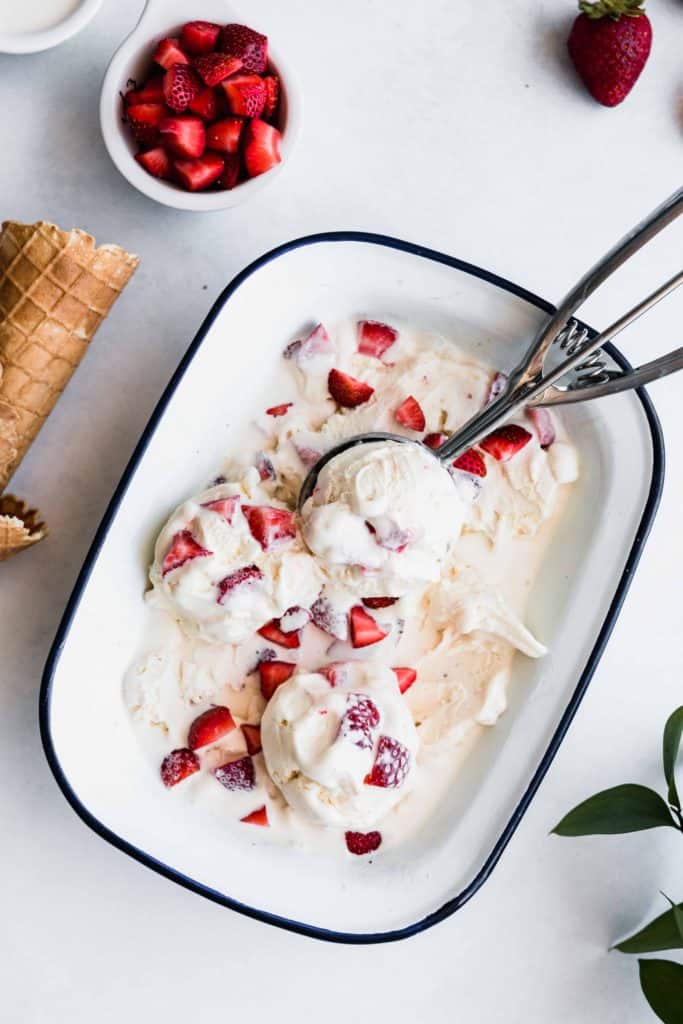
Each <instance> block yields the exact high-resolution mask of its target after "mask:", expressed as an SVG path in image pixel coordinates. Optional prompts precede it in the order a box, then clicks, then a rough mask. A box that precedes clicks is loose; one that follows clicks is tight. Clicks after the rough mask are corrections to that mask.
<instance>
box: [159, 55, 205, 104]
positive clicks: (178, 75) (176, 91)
mask: <svg viewBox="0 0 683 1024" xmlns="http://www.w3.org/2000/svg"><path fill="white" fill-rule="evenodd" d="M201 91H202V85H201V82H200V81H199V79H198V78H197V76H196V74H195V73H194V71H193V70H192V68H190V67H188V66H187V64H174V65H173V67H170V68H169V69H168V71H167V72H166V74H165V75H164V99H165V100H166V106H167V107H170V109H171V110H175V111H176V113H178V114H181V113H182V112H183V110H187V108H188V107H189V105H190V103H191V102H192V100H193V99H194V98H195V96H197V95H198V94H199V93H200V92H201Z"/></svg>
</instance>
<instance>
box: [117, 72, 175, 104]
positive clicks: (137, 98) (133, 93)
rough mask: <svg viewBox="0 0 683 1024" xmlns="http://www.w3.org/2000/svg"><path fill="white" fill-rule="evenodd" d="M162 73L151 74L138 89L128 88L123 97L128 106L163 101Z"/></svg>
mask: <svg viewBox="0 0 683 1024" xmlns="http://www.w3.org/2000/svg"><path fill="white" fill-rule="evenodd" d="M163 81H164V78H163V75H152V76H151V77H150V78H148V79H147V81H146V82H145V84H144V85H143V86H141V88H140V89H129V90H128V92H127V93H126V95H125V96H124V97H123V98H124V100H125V102H126V105H127V106H129V107H132V106H134V105H135V104H137V103H164V102H165V101H164V86H163Z"/></svg>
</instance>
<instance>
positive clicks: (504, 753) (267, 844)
mask: <svg viewBox="0 0 683 1024" xmlns="http://www.w3.org/2000/svg"><path fill="white" fill-rule="evenodd" d="M550 309H551V307H550V306H549V305H548V304H547V303H545V302H543V301H542V300H540V299H538V298H537V297H535V296H533V295H531V294H530V293H528V292H526V291H524V290H523V289H521V288H519V287H517V286H515V285H513V284H511V283H509V282H506V281H503V280H501V279H500V278H497V277H496V276H495V275H493V274H490V273H488V272H487V271H483V270H481V269H479V268H476V267H472V266H470V265H468V264H465V263H462V262H461V261H458V260H456V259H453V258H451V257H448V256H443V255H441V254H439V253H435V252H432V251H431V250H426V249H423V248H420V247H418V246H414V245H410V244H408V243H405V242H400V241H397V240H395V239H390V238H386V237H384V236H375V235H365V234H358V233H335V234H328V235H317V236H312V237H310V238H304V239H300V240H298V241H295V242H292V243H289V244H287V245H284V246H282V247H280V248H279V249H276V250H274V251H273V252H271V253H269V254H268V255H266V256H264V257H262V258H261V259H259V260H257V261H256V262H255V263H254V264H252V265H251V266H250V267H248V268H247V269H246V270H244V271H243V272H242V273H241V274H240V275H239V276H238V277H237V278H236V279H235V280H234V281H233V282H232V283H231V284H230V285H229V286H228V287H227V288H226V290H225V291H224V292H223V294H222V295H221V296H220V298H219V299H218V301H217V302H216V304H215V305H214V307H213V309H212V310H211V312H210V313H209V315H208V316H207V318H206V321H205V322H204V324H203V325H202V327H201V329H200V331H199V334H198V335H197V337H196V339H195V340H194V342H193V343H192V345H191V346H190V349H189V350H188V352H187V354H186V356H185V358H184V359H183V361H182V363H181V365H180V367H179V368H178V371H177V372H176V374H175V375H174V377H173V379H172V380H171V382H170V384H169V386H168V388H167V389H166V392H165V393H164V395H163V397H162V398H161V401H160V402H159V405H158V407H157V409H156V410H155V413H154V415H153V416H152V419H151V421H150V423H149V425H148V426H147V428H146V430H145V432H144V434H143V436H142V438H141V440H140V443H139V445H138V447H137V449H136V451H135V453H134V455H133V457H132V459H131V462H130V464H129V466H128V468H127V470H126V472H125V474H124V477H123V479H122V481H121V483H120V484H119V487H118V488H117V490H116V493H115V494H114V497H113V498H112V501H111V504H110V506H109V509H108V510H107V513H106V515H105V517H104V520H103V522H102V524H101V526H100V528H99V530H98V532H97V535H96V538H95V541H94V543H93V546H92V548H91V551H90V553H89V554H88V557H87V559H86V562H85V565H84V567H83V570H82V572H81V574H80V577H79V579H78V582H77V584H76V587H75V590H74V593H73V595H72V597H71V599H70V601H69V605H68V607H67V609H66V612H65V614H64V618H63V621H62V623H61V625H60V628H59V631H58V634H57V637H56V639H55V642H54V645H53V648H52V651H51V654H50V657H49V660H48V663H47V666H46V669H45V674H44V678H43V685H42V690H41V698H40V716H41V732H42V737H43V744H44V747H45V751H46V754H47V757H48V760H49V762H50V765H51V768H52V771H53V772H54V774H55V777H56V779H57V782H58V783H59V785H60V787H61V789H62V791H63V792H64V794H65V796H66V797H67V799H68V800H69V802H70V803H71V805H72V807H73V808H74V810H76V812H77V813H78V814H79V815H80V816H81V818H83V820H84V821H85V822H86V823H87V824H88V825H90V827H91V828H93V829H94V830H95V831H96V832H97V833H98V834H99V835H101V836H102V837H103V838H105V839H107V840H108V841H109V842H111V843H113V844H114V845H115V846H117V847H118V848H119V849H121V850H123V851H125V852H126V853H128V854H130V855H131V856H133V857H135V858H136V859H137V860H139V861H141V862H142V863H144V864H147V865H148V866H149V867H152V868H154V869H155V870H157V871H159V872H160V873H162V874H164V875H166V876H167V877H169V878H172V879H173V880H174V881H177V882H180V883H181V884H182V885H185V886H186V887H187V888H190V889H192V890H194V891H195V892H198V893H201V894H202V895H205V896H208V897H209V898H211V899H213V900H215V901H216V902H219V903H222V904H224V905H225V906H229V907H231V908H233V909H236V910H239V911H241V912H243V913H246V914H249V915H250V916H253V917H256V918H259V919H261V920H264V921H268V922H270V923H273V924H278V925H280V926H282V927H285V928H289V929H291V930H294V931H299V932H302V933H303V934H307V935H312V936H317V937H320V938H326V939H330V940H333V941H341V942H380V941H387V940H391V939H397V938H402V937H404V936H407V935H410V934H413V933H415V932H417V931H420V930H422V929H424V928H427V927H429V926H431V925H432V924H435V923H436V922H437V921H439V920H442V919H443V918H444V917H446V916H448V915H449V914H451V913H453V912H454V911H455V910H457V909H458V907H460V906H461V905H462V904H463V903H464V902H465V901H466V900H467V899H469V897H470V896H471V895H472V894H473V893H474V892H475V891H476V889H477V888H478V887H479V886H480V885H481V884H482V882H483V881H484V880H485V879H486V877H487V876H488V874H489V873H490V872H491V870H492V868H493V867H494V865H495V863H496V862H497V860H498V858H499V857H500V855H501V853H502V851H503V849H504V848H505V846H506V844H507V842H508V841H509V839H510V837H511V835H512V833H513V832H514V829H515V828H516V826H517V824H518V822H519V820H520V818H521V816H522V814H523V813H524V811H525V809H526V807H527V806H528V804H529V802H530V800H531V799H532V798H533V795H534V793H535V791H536V789H537V788H538V785H539V784H540V782H541V780H542V778H543V776H544V774H545V772H546V771H547V769H548V767H549V765H550V763H551V761H552V758H553V756H554V754H555V752H556V750H557V748H558V746H559V744H560V742H561V741H562V738H563V736H564V733H565V732H566V729H567V727H568V725H569V723H570V721H571V719H572V717H573V715H574V714H575V712H576V710H577V707H578V705H579V703H580V701H581V698H582V696H583V693H584V692H585V689H586V687H587V686H588V683H589V681H590V678H591V676H592V674H593V672H594V670H595V667H596V665H597V663H598V660H599V658H600V655H601V653H602V651H603V649H604V646H605V643H606V641H607V639H608V637H609V634H610V632H611V629H612V627H613V625H614V622H615V620H616V617H617V615H618V613H619V609H620V606H621V603H622V601H623V598H624V595H625V593H626V590H627V588H628V585H629V583H630V580H631V578H632V576H633V571H634V569H635V566H636V563H637V561H638V558H639V556H640V553H641V551H642V547H643V544H644V542H645V539H646V537H647V533H648V531H649V528H650V525H651V523H652V520H653V518H654V515H655V513H656V509H657V504H658V500H659V494H660V491H661V486H662V481H663V464H664V455H663V444H662V439H661V433H660V430H659V425H658V422H657V418H656V415H655V413H654V411H653V409H652V406H651V404H650V402H649V399H648V398H647V395H645V394H644V393H632V392H624V393H622V394H620V395H616V396H613V397H611V398H608V399H604V400H602V401H600V402H593V403H587V404H586V405H583V406H582V405H576V406H570V407H568V408H567V410H566V411H565V413H564V416H565V419H566V423H567V426H568V428H569V431H570V434H571V437H572V440H573V442H574V443H575V445H576V446H577V448H578V450H579V454H580V458H581V465H582V475H581V480H580V482H579V483H578V484H577V485H576V486H575V487H574V489H573V493H572V496H571V499H570V502H569V505H568V508H567V510H566V512H565V514H564V517H563V519H562V522H561V523H560V528H559V530H558V531H557V532H556V536H555V538H554V540H553V543H552V545H551V547H550V549H549V550H548V552H547V554H546V559H545V563H544V567H545V571H544V572H543V573H542V574H541V578H540V580H539V581H538V583H537V585H536V587H535V590H534V592H533V594H532V598H531V602H530V605H529V609H528V616H527V619H528V623H529V625H530V626H531V628H532V629H533V631H534V632H535V633H536V634H537V635H539V636H540V637H542V639H543V640H544V641H545V642H546V643H547V644H548V645H549V647H550V653H549V654H548V655H547V657H545V658H543V659H541V660H540V661H530V660H522V659H518V660H517V661H516V663H515V670H514V678H513V685H512V688H511V695H510V706H509V708H508V711H507V713H506V714H505V716H504V717H503V718H502V719H501V721H500V722H499V724H498V725H497V727H496V728H495V729H493V730H490V731H489V732H488V733H487V735H486V736H485V737H484V739H483V740H481V741H480V742H479V743H478V745H477V747H476V748H475V749H474V751H473V752H472V754H471V755H470V757H469V759H468V761H467V763H466V765H465V768H464V769H463V770H462V772H461V773H460V775H459V777H458V785H457V786H455V787H454V788H453V792H452V795H451V797H450V798H449V800H448V801H446V802H444V803H443V804H442V805H441V806H440V809H439V812H438V814H437V815H435V817H434V818H433V820H432V822H431V824H430V827H429V828H428V829H425V830H423V831H422V832H421V833H420V835H419V837H416V838H414V839H412V840H411V841H410V842H406V843H404V844H402V845H400V846H398V847H396V848H395V849H392V850H391V851H387V853H386V855H384V856H382V857H378V858H375V859H374V860H373V861H372V862H367V861H360V862H359V861H357V860H355V859H354V860H351V861H349V862H346V861H345V862H343V863H341V862H338V861H327V860H326V859H325V858H323V857H319V856H316V855H314V854H310V855H307V854H306V853H304V852H302V850H301V849H299V848H295V847H289V846H283V845H278V844H275V843H274V842H272V841H270V840H269V839H268V837H267V836H264V835H263V832H267V831H268V830H256V831H257V832H258V833H259V834H258V835H256V836H254V835H253V833H252V832H251V830H249V834H248V835H246V834H245V835H244V836H243V837H242V836H241V835H240V836H235V835H234V833H233V832H229V833H228V832H226V830H225V827H224V826H222V823H221V822H220V821H218V820H213V819H211V818H207V817H206V816H204V817H203V816H202V814H201V812H200V810H199V808H194V807H186V808H184V810H183V814H182V815H179V814H177V813H176V812H175V811H174V809H173V806H172V804H171V803H170V802H169V800H168V799H163V797H164V796H167V794H166V793H160V787H159V782H158V778H157V777H156V775H155V774H154V773H152V772H150V770H149V764H148V762H147V760H146V759H145V757H144V756H143V753H142V751H141V750H140V748H139V746H138V744H137V742H136V738H135V735H134V732H133V730H132V729H131V727H130V723H129V717H128V714H129V713H128V710H127V708H126V706H125V704H124V700H123V696H122V679H123V676H124V673H125V671H126V669H127V667H128V665H129V663H130V659H131V657H132V655H133V652H134V651H135V647H136V643H137V641H138V639H139V637H140V632H141V620H142V615H141V610H142V594H143V592H144V590H145V587H146V570H147V566H148V564H149V561H150V558H151V551H152V544H153V540H154V537H155V535H156V532H157V531H158V528H159V526H160V525H161V524H162V523H163V521H164V519H165V518H166V516H167V514H168V511H169V510H170V509H172V508H173V507H174V506H175V505H177V504H178V503H179V502H180V501H181V500H183V498H184V497H185V496H186V495H187V494H189V493H192V492H193V491H195V490H199V489H200V488H201V487H202V486H203V485H204V484H205V483H206V481H207V480H209V479H210V478H211V477H212V476H213V475H215V472H216V468H217V467H218V466H220V464H221V462H222V460H223V457H224V455H225V453H226V451H227V450H228V449H229V447H230V443H231V432H232V431H233V430H235V429H238V428H239V426H240V425H241V422H242V421H243V420H244V418H245V416H247V415H248V412H247V410H251V409H252V408H253V407H254V405H255V404H256V405H258V404H259V401H260V396H262V395H264V394H266V393H267V390H268V386H269V374H275V372H276V365H277V361H278V356H279V353H280V352H281V349H282V346H283V343H284V342H285V341H286V340H287V339H289V338H291V337H294V336H296V333H297V332H298V331H301V330H302V329H303V328H305V327H306V326H307V324H308V323H310V320H311V317H314V318H316V319H319V320H323V321H334V320H335V319H341V318H342V317H346V316H370V317H374V318H381V319H385V318H386V319H391V318H397V319H401V320H406V321H410V322H413V323H417V324H420V325H422V326H425V327H427V328H431V329H433V330H436V331H442V332H443V333H444V334H445V335H447V336H448V335H450V334H453V333H454V332H455V331H457V332H458V334H459V336H460V337H459V341H460V344H462V345H465V346H466V345H470V346H471V350H472V352H473V353H474V354H475V355H476V356H477V358H479V359H482V360H484V361H486V362H488V363H490V364H491V365H492V366H495V367H496V368H498V369H501V370H507V369H510V368H511V367H512V366H513V365H514V364H515V362H516V361H517V358H518V356H519V355H520V353H521V352H522V351H523V350H524V348H525V347H526V345H527V344H528V342H529V341H530V339H531V337H532V335H533V333H534V332H535V330H536V328H537V327H538V325H539V323H540V322H541V320H542V318H543V317H544V315H545V314H546V313H547V312H549V311H550ZM609 360H611V361H612V364H613V365H618V366H620V367H623V366H624V365H626V364H625V361H624V360H623V358H622V357H621V356H620V355H619V353H618V352H617V351H616V350H614V349H612V348H610V349H609V352H608V361H609ZM94 665H97V673H96V676H95V677H93V666H94ZM88 722H92V723H93V728H92V729H90V728H87V725H88ZM102 722H106V723H107V728H106V729H102V728H101V723H102Z"/></svg>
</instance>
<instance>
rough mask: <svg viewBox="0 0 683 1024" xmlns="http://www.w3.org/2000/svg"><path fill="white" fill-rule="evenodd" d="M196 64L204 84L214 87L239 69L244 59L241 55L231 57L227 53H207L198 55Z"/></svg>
mask: <svg viewBox="0 0 683 1024" xmlns="http://www.w3.org/2000/svg"><path fill="white" fill-rule="evenodd" d="M194 66H195V67H196V69H197V72H198V73H199V75H200V77H201V78H202V80H203V82H204V84H205V85H210V86H211V87H212V88H213V86H215V85H219V84H220V83H221V82H222V81H223V79H224V78H228V77H229V76H230V75H234V74H235V72H236V71H239V70H240V68H241V67H242V61H241V60H240V59H239V57H231V56H230V55H229V54H227V53H207V54H206V55H205V56H204V57H197V59H196V61H195V62H194Z"/></svg>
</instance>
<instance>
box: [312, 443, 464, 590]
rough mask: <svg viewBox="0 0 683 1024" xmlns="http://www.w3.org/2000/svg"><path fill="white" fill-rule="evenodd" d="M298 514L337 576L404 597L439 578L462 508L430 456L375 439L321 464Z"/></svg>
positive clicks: (457, 531)
mask: <svg viewBox="0 0 683 1024" xmlns="http://www.w3.org/2000/svg"><path fill="white" fill-rule="evenodd" d="M302 520H303V534H304V538H305V540H306V543H307V544H308V546H309V548H310V549H311V551H313V552H314V553H315V554H316V555H318V557H319V558H320V559H321V560H322V561H323V562H324V564H325V566H326V568H327V569H328V571H329V572H330V573H331V574H332V575H333V576H334V577H335V578H337V579H338V580H339V582H341V583H343V584H345V585H346V586H351V587H352V588H353V589H354V590H355V591H356V593H358V594H360V595H363V596H367V595H372V596H389V597H401V596H402V595H403V594H406V593H408V592H410V591H412V590H415V589H417V588H419V587H422V586H424V585H425V584H427V583H432V582H436V580H438V579H439V576H440V567H441V564H442V562H443V561H444V559H445V557H446V555H447V554H448V551H449V550H450V548H451V546H452V545H453V544H454V543H455V541H456V540H457V538H458V536H459V535H460V530H461V527H462V522H463V509H462V504H461V501H460V498H459V497H458V493H457V491H456V489H455V487H454V486H453V481H452V480H451V477H450V475H449V473H448V471H447V470H446V469H444V468H443V467H442V466H441V465H440V464H439V463H438V462H437V460H436V459H435V458H434V456H433V455H431V454H430V453H429V452H427V451H423V450H422V449H421V448H420V447H418V446H417V445H414V444H402V443H399V442H392V441H377V442H371V443H368V444H363V445H359V446H357V447H355V448H350V449H349V450H348V451H345V452H342V453H341V454H340V455H338V456H337V457H336V458H334V459H331V460H330V462H328V463H327V464H326V465H325V466H324V467H323V469H322V471H321V473H320V476H319V477H318V480H317V484H316V488H315V490H314V492H313V494H312V495H311V497H310V498H309V499H308V501H307V502H306V504H305V505H304V508H303V511H302Z"/></svg>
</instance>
